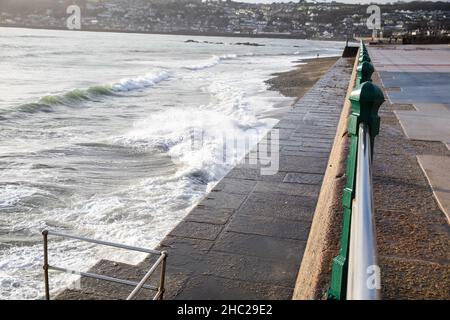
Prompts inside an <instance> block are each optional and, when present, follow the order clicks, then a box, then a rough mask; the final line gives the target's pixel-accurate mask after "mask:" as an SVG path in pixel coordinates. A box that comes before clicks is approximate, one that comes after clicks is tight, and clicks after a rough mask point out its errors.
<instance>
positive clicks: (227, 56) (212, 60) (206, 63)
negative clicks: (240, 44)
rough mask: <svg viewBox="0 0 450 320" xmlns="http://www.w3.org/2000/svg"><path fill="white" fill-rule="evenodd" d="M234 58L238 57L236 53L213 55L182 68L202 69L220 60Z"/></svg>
mask: <svg viewBox="0 0 450 320" xmlns="http://www.w3.org/2000/svg"><path fill="white" fill-rule="evenodd" d="M236 58H238V55H237V54H224V55H221V56H216V55H214V56H212V57H211V58H209V59H207V60H205V61H203V62H201V63H199V64H194V65H189V66H185V67H184V68H185V69H188V70H193V71H195V70H203V69H207V68H211V67H214V66H216V65H218V64H219V63H220V62H221V61H224V60H232V59H236Z"/></svg>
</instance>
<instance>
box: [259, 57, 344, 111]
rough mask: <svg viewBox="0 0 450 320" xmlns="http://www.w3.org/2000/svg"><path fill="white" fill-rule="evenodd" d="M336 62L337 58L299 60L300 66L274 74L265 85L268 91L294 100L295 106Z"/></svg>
mask: <svg viewBox="0 0 450 320" xmlns="http://www.w3.org/2000/svg"><path fill="white" fill-rule="evenodd" d="M338 60H339V57H325V58H313V59H304V60H299V61H298V62H301V63H302V64H299V65H297V66H295V69H294V70H290V71H286V72H280V73H274V74H272V76H273V78H270V79H268V80H266V83H267V84H268V85H270V87H269V90H273V91H279V92H280V93H281V94H282V95H284V96H286V97H293V98H295V100H294V102H293V104H295V103H297V101H298V100H300V99H301V98H302V97H303V96H304V95H305V94H306V93H308V91H309V90H310V89H311V88H312V87H313V86H314V84H315V83H316V82H317V81H318V80H319V79H320V78H321V77H322V76H323V75H324V74H325V73H326V72H327V71H328V70H329V69H330V68H331V67H332V66H333V65H334V64H335V63H336V61H338Z"/></svg>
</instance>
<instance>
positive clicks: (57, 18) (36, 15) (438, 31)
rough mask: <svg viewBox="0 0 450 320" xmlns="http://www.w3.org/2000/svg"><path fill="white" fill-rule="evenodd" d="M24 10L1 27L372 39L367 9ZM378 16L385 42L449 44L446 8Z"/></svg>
mask: <svg viewBox="0 0 450 320" xmlns="http://www.w3.org/2000/svg"><path fill="white" fill-rule="evenodd" d="M23 2H24V0H14V1H13V0H3V1H2V2H0V4H2V7H1V8H0V25H2V26H26V27H37V28H65V26H66V20H67V17H68V14H67V12H66V9H67V7H68V6H69V5H72V4H76V5H78V6H79V7H80V8H81V29H83V30H97V31H121V32H149V33H177V34H210V35H242V36H244V35H245V36H274V37H283V36H285V37H293V38H300V39H305V38H306V39H335V40H345V39H348V38H350V37H353V36H355V35H356V36H368V35H370V34H371V31H370V30H368V29H367V26H366V20H367V17H368V14H367V13H366V10H367V5H359V4H343V3H339V2H337V1H336V2H335V1H333V2H331V3H321V2H319V1H306V0H300V1H296V2H288V3H273V4H250V3H241V2H235V1H230V0H226V1H205V0H78V1H76V0H34V1H33V5H29V4H28V5H27V6H26V7H25V6H23V5H21V3H23ZM380 8H381V13H382V29H381V30H380V31H381V34H382V35H383V36H384V37H396V36H399V35H404V34H409V35H428V36H429V35H433V36H439V37H447V38H448V37H449V33H450V3H448V2H409V3H405V2H398V3H394V4H387V5H380Z"/></svg>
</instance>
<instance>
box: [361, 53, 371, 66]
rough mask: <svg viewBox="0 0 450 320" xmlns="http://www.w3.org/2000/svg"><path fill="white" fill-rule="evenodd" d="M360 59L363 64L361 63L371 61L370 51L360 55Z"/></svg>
mask: <svg viewBox="0 0 450 320" xmlns="http://www.w3.org/2000/svg"><path fill="white" fill-rule="evenodd" d="M358 61H359V63H360V64H361V63H363V62H364V61H367V62H371V61H372V60H371V59H370V57H369V54H368V53H363V54H362V55H360V56H359V59H358Z"/></svg>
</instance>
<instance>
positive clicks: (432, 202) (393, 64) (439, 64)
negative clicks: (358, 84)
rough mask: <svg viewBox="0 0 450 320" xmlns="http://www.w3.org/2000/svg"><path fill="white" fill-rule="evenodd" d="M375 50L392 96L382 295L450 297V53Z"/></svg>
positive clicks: (379, 177) (377, 161) (381, 198)
mask: <svg viewBox="0 0 450 320" xmlns="http://www.w3.org/2000/svg"><path fill="white" fill-rule="evenodd" d="M369 53H370V56H371V57H372V59H373V63H374V66H375V69H376V70H377V71H378V72H377V73H375V74H374V76H373V80H374V82H375V83H376V84H378V85H383V89H384V90H385V94H386V96H387V97H388V100H387V101H386V102H385V103H384V104H383V105H382V107H381V108H380V112H379V115H380V118H381V128H380V134H379V135H378V136H377V137H376V139H375V153H374V160H373V183H374V201H375V209H376V213H375V219H376V228H377V244H378V253H379V257H380V259H379V263H380V267H381V271H382V275H381V279H382V298H383V299H450V285H449V284H450V250H449V248H450V227H449V224H448V220H447V218H448V217H446V215H445V212H444V209H445V208H447V209H448V205H447V207H446V205H445V202H442V199H445V196H446V195H447V196H448V195H449V194H450V178H449V176H448V175H449V172H450V166H449V162H448V159H450V150H449V149H448V141H450V139H449V138H450V135H448V133H445V130H447V131H448V129H449V128H450V117H449V116H450V114H449V111H448V110H449V109H448V106H449V103H450V87H449V86H450V82H449V81H450V80H449V79H450V48H448V47H446V46H397V47H395V46H389V47H369ZM437 105H439V106H440V107H437ZM438 110H439V111H438ZM446 143H447V145H446ZM445 177H447V178H445ZM439 193H440V194H441V195H442V196H443V197H440V196H439ZM443 204H444V205H443ZM447 213H448V211H447Z"/></svg>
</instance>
